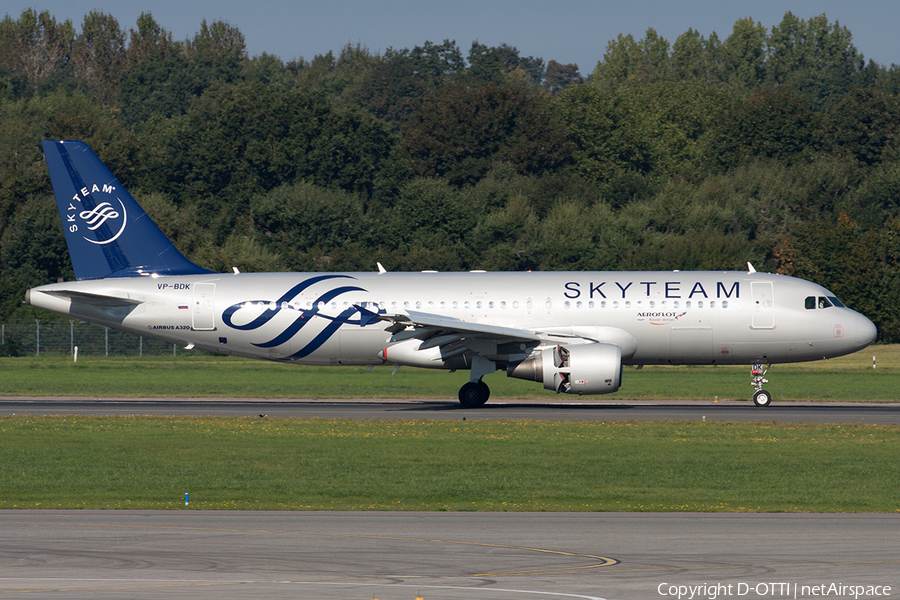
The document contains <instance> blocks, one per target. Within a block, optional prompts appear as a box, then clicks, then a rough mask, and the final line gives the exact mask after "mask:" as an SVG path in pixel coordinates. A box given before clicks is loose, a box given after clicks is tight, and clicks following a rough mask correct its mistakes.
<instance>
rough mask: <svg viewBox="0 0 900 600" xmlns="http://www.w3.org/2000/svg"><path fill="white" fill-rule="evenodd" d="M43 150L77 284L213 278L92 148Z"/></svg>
mask: <svg viewBox="0 0 900 600" xmlns="http://www.w3.org/2000/svg"><path fill="white" fill-rule="evenodd" d="M41 145H42V146H43V148H44V158H45V159H46V161H47V169H48V170H49V171H50V181H51V182H52V183H53V193H54V195H55V196H56V204H57V207H58V208H59V216H60V218H61V219H62V223H63V231H64V232H65V235H66V245H67V246H68V247H69V255H70V256H71V258H72V267H73V268H74V269H75V277H76V278H77V279H102V278H104V277H147V276H159V275H196V274H204V273H213V271H209V270H207V269H204V268H201V267H198V266H197V265H195V264H194V263H192V262H191V261H189V260H188V259H187V258H185V257H184V255H182V254H181V252H179V251H178V250H177V249H176V248H175V246H174V245H173V244H172V242H171V241H170V240H169V238H167V237H166V235H165V234H164V233H163V232H162V231H161V230H160V229H159V227H157V226H156V223H154V222H153V221H152V220H151V219H150V218H149V217H148V216H147V214H146V213H145V212H144V210H143V209H142V208H141V207H140V206H139V205H138V203H137V202H136V201H135V199H134V198H133V197H132V196H131V194H129V193H128V191H127V190H126V189H125V187H124V186H123V185H122V184H121V183H120V182H119V180H118V179H116V177H115V176H114V175H113V174H112V173H111V172H110V170H109V169H107V168H106V165H104V164H103V162H101V160H100V159H99V158H98V157H97V155H96V154H94V152H93V150H91V149H90V148H89V147H88V145H87V144H85V143H84V142H76V141H64V140H56V141H44V142H41Z"/></svg>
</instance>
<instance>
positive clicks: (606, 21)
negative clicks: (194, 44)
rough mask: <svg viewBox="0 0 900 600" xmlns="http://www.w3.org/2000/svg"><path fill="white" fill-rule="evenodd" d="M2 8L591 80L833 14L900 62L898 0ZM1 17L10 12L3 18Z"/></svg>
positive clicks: (307, 52)
mask: <svg viewBox="0 0 900 600" xmlns="http://www.w3.org/2000/svg"><path fill="white" fill-rule="evenodd" d="M3 4H4V5H5V6H4V7H3V8H0V11H5V13H6V14H8V15H9V16H10V17H12V18H13V19H18V17H19V15H20V14H21V13H22V12H23V11H24V10H26V9H28V8H34V9H36V10H38V11H43V10H49V11H50V13H51V14H52V15H53V16H54V17H56V19H57V20H65V19H71V21H72V23H73V24H74V25H75V27H76V30H78V31H80V26H81V23H82V22H83V21H84V16H85V15H86V14H87V13H89V12H90V11H92V10H99V11H102V12H105V13H108V14H111V15H112V16H114V17H115V18H116V19H117V20H118V21H119V25H120V26H121V27H122V29H123V30H125V31H127V30H129V29H131V28H134V27H135V23H136V22H137V18H138V16H139V15H140V14H141V13H142V12H150V13H152V14H153V17H154V18H155V19H156V21H157V23H159V24H160V25H162V26H163V27H164V28H165V29H166V30H168V31H169V32H171V33H172V35H173V37H174V38H175V39H176V40H184V39H188V38H193V37H194V35H195V34H196V33H197V32H198V31H199V29H200V24H201V23H202V21H203V20H204V19H206V21H207V22H208V23H212V22H213V21H226V22H228V23H229V24H231V25H232V26H235V27H237V28H238V29H239V30H240V31H241V33H243V34H244V37H245V39H246V45H247V52H248V54H249V55H250V56H257V55H259V54H262V53H263V52H267V53H269V54H274V55H276V56H278V57H279V58H281V59H282V60H284V61H289V60H293V59H299V58H303V59H305V60H311V59H312V58H313V57H315V56H316V55H317V54H326V53H327V52H329V51H333V52H334V53H335V55H337V54H339V53H340V50H341V48H343V47H344V46H346V45H347V44H354V45H356V44H361V45H363V46H364V47H366V48H367V49H368V50H369V51H370V52H373V53H383V52H384V51H385V50H386V49H387V48H391V47H392V48H394V49H402V48H412V47H413V46H421V45H422V44H423V43H424V42H425V41H431V42H435V43H441V42H443V41H444V40H445V39H450V40H455V41H456V44H457V46H458V47H459V48H460V49H461V50H462V52H463V54H464V55H467V54H468V51H469V48H470V47H471V45H472V42H473V41H478V42H480V43H482V44H485V45H487V46H498V45H500V44H503V43H505V44H508V45H510V46H515V47H516V48H518V50H519V54H520V55H521V56H533V57H536V58H542V59H544V61H545V63H546V62H548V61H550V60H555V61H557V62H559V63H562V64H568V63H576V64H577V65H578V67H579V71H580V72H581V74H582V75H587V74H589V73H591V71H593V69H594V67H595V66H596V65H597V62H598V61H600V60H601V59H602V58H603V54H604V52H605V51H606V46H607V43H608V42H609V41H610V40H613V39H615V38H616V37H617V36H618V35H619V34H631V35H633V36H634V37H635V39H640V38H642V37H644V33H645V32H646V31H647V29H648V28H651V27H652V28H653V29H655V30H656V32H657V33H658V34H660V35H661V36H662V37H664V38H666V39H667V40H668V41H669V43H670V44H672V43H674V42H675V40H676V39H677V38H678V36H679V35H681V34H682V33H684V32H685V31H687V30H688V29H689V28H693V29H695V30H697V31H698V32H699V33H700V34H701V35H702V36H703V37H705V38H708V37H709V35H710V34H711V33H713V32H716V33H717V34H718V36H719V38H720V39H722V40H724V39H725V38H726V37H728V35H729V34H730V33H731V31H732V27H733V26H734V22H735V21H737V20H738V19H741V18H744V17H752V18H753V19H754V21H757V22H760V23H762V24H763V25H764V26H765V27H766V28H767V29H770V30H771V28H772V26H774V25H777V24H778V23H779V22H780V21H781V20H782V18H783V17H784V14H785V12H786V11H791V12H792V13H794V14H795V15H796V16H798V17H800V18H802V19H808V18H810V17H813V16H816V15H820V14H822V13H825V15H826V16H827V17H828V20H829V22H831V23H833V22H835V21H837V22H839V23H840V24H841V25H845V26H847V27H848V28H849V29H850V31H851V33H852V34H853V42H854V45H855V46H856V48H857V50H859V51H860V52H861V53H862V54H863V56H864V57H865V58H866V60H867V61H868V60H874V61H875V62H877V63H880V64H883V65H886V66H889V65H891V64H894V63H897V64H900V36H898V35H897V34H896V30H897V26H898V24H900V2H897V0H863V1H857V2H847V0H819V1H813V0H755V1H753V2H749V3H743V2H741V3H738V2H724V1H722V0H682V1H678V2H676V1H674V0H631V1H629V2H623V1H622V0H615V1H611V0H552V1H550V0H541V1H539V0H443V1H441V2H435V1H433V0H377V1H376V0H370V1H366V0H327V1H323V0H315V1H312V0H256V1H247V0H177V1H176V0H154V1H153V2H147V1H146V0H145V1H143V2H141V1H138V0H116V1H113V0H43V1H42V2H41V3H40V4H35V3H34V2H21V1H20V0H6V1H5V2H4V3H3ZM0 14H3V13H2V12H0Z"/></svg>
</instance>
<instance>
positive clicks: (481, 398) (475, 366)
mask: <svg viewBox="0 0 900 600" xmlns="http://www.w3.org/2000/svg"><path fill="white" fill-rule="evenodd" d="M471 360H472V363H471V365H472V368H471V370H470V371H469V383H467V384H465V385H464V386H462V387H461V388H459V403H460V404H462V405H463V408H478V407H479V406H481V405H483V404H484V403H485V402H487V401H488V398H490V397H491V389H490V388H489V387H488V386H487V384H486V383H484V382H483V381H481V378H482V377H484V376H485V375H489V374H491V373H493V372H494V371H496V370H497V363H495V362H494V361H492V360H488V359H486V358H484V357H483V356H479V355H478V354H474V355H472V359H471Z"/></svg>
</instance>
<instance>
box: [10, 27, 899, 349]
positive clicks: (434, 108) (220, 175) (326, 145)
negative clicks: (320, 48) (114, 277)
mask: <svg viewBox="0 0 900 600" xmlns="http://www.w3.org/2000/svg"><path fill="white" fill-rule="evenodd" d="M898 93H900V67H897V66H896V65H890V66H884V65H879V64H876V63H874V62H871V61H869V62H868V63H867V62H865V60H864V57H863V56H862V55H861V54H860V53H859V52H858V51H857V49H856V48H855V47H854V46H853V43H852V35H851V33H850V31H849V30H848V29H847V28H846V27H844V26H841V25H840V24H839V23H837V22H830V21H829V20H828V19H827V18H826V17H825V15H820V16H816V17H812V18H810V19H801V18H799V17H797V16H795V15H793V14H792V13H790V12H788V13H786V14H785V15H784V18H783V19H782V21H781V22H780V23H779V24H777V25H775V26H772V27H771V28H767V27H765V26H763V25H762V24H761V23H757V22H754V21H753V20H752V19H749V18H748V19H741V20H739V21H737V22H736V23H735V24H734V27H733V30H732V32H731V33H730V35H728V36H727V37H724V38H723V39H720V38H719V37H718V36H717V35H716V34H711V35H710V36H709V38H704V37H703V36H701V35H700V34H699V33H697V32H696V31H694V30H692V29H691V30H688V31H687V32H685V33H684V34H682V35H681V36H679V37H678V39H677V40H675V42H674V43H672V44H670V43H669V41H667V40H666V39H664V38H662V37H661V36H659V35H658V34H657V33H656V32H655V31H653V30H652V29H650V30H648V31H647V32H646V34H645V36H644V37H643V38H642V39H634V38H633V37H632V36H618V37H617V38H616V39H614V40H611V41H610V42H609V44H608V45H607V49H606V53H605V54H604V55H603V56H602V57H598V62H597V64H596V66H595V67H594V68H593V70H592V71H591V72H590V73H587V74H586V75H582V74H581V73H580V72H579V68H578V66H577V65H572V64H560V63H558V62H556V61H553V60H550V61H548V62H545V61H544V60H543V59H542V58H535V57H531V56H528V57H525V56H522V55H521V54H520V52H519V51H518V50H517V49H516V48H515V47H512V46H509V45H505V44H503V45H500V46H496V47H488V46H485V45H483V44H480V43H478V42H475V43H473V44H472V46H471V48H470V49H469V50H468V52H467V53H464V52H463V51H462V50H461V49H460V48H459V47H458V46H457V45H456V43H455V42H453V41H450V40H445V41H443V42H442V43H440V44H437V43H432V42H428V41H426V42H424V43H423V44H422V45H421V46H416V47H414V48H412V49H409V48H404V49H399V50H398V49H393V48H389V49H388V50H386V51H385V52H383V53H381V54H375V53H372V52H370V51H368V50H367V49H366V48H365V47H362V46H360V45H348V46H346V47H344V48H342V49H341V50H340V52H339V53H337V54H336V55H335V54H334V53H332V52H328V53H325V54H321V55H317V56H315V57H313V58H312V59H310V60H305V59H297V60H293V61H290V62H284V61H282V60H281V59H279V58H278V57H275V56H273V55H270V54H266V53H263V54H262V55H259V56H254V57H250V56H248V54H247V51H246V47H245V42H244V37H243V35H242V34H241V33H240V31H239V30H238V29H237V27H235V26H233V25H230V24H227V23H224V22H214V23H211V24H208V23H206V22H205V21H204V22H203V23H201V24H200V28H199V31H198V32H197V34H196V35H195V36H194V37H193V38H192V39H188V40H183V41H178V40H174V39H173V37H172V35H171V33H169V32H167V31H166V30H165V29H164V28H163V27H162V26H161V25H160V24H158V23H157V22H156V21H155V20H154V18H153V16H152V15H151V14H150V13H145V14H142V15H141V16H140V17H139V18H138V20H137V23H136V24H135V26H134V27H133V28H131V29H128V31H126V30H125V29H123V28H122V27H121V26H120V25H119V23H118V21H117V20H116V19H115V17H114V16H113V15H110V14H106V13H102V12H91V13H89V14H88V15H86V16H85V19H84V22H83V23H82V24H81V26H80V30H79V28H76V27H75V26H74V25H73V24H72V23H71V22H70V21H63V22H60V21H57V20H56V19H55V18H54V17H53V16H52V15H51V14H50V13H48V12H42V13H38V12H36V11H34V10H28V11H25V12H24V13H22V14H21V15H20V16H19V17H18V18H13V17H10V16H9V15H7V16H6V18H5V19H4V20H3V21H2V22H0V322H4V321H5V322H11V321H16V320H31V319H34V318H52V317H50V316H49V315H46V314H43V313H41V314H39V315H38V314H37V313H35V312H34V311H33V310H32V309H30V308H28V307H23V306H22V305H21V300H22V297H23V293H24V290H26V289H27V288H29V287H33V286H35V285H41V284H45V283H49V282H53V281H57V280H60V279H70V278H72V276H73V275H72V270H71V265H70V264H69V259H68V253H67V252H66V249H65V241H64V239H63V235H62V229H61V226H60V224H59V218H58V215H57V212H56V208H55V202H54V200H53V196H52V190H51V187H50V184H49V178H48V175H47V171H46V166H45V164H44V161H43V156H42V154H41V149H40V144H39V142H40V141H41V140H42V139H54V138H56V139H81V140H84V141H85V142H87V143H89V144H90V145H91V146H92V147H93V148H94V150H95V151H96V152H97V153H98V155H99V156H100V157H101V159H103V160H104V161H105V162H106V163H107V165H108V166H109V167H110V169H111V170H112V171H113V172H114V173H115V174H116V175H117V176H118V177H119V179H120V180H121V181H122V182H123V184H124V185H126V186H127V187H128V188H129V189H130V190H131V191H132V193H133V194H134V195H135V197H136V198H137V199H138V201H139V202H140V203H141V204H142V206H144V207H145V209H146V210H147V212H148V213H149V214H150V215H151V216H152V217H153V218H154V220H156V221H157V222H158V223H159V225H160V226H161V227H162V228H163V230H164V231H165V232H166V233H167V235H169V237H170V238H172V239H173V241H174V242H175V243H176V245H177V246H178V247H179V248H180V249H181V250H182V251H183V252H184V253H185V254H186V255H187V256H188V257H189V258H191V260H193V261H195V262H197V263H198V264H201V265H203V266H205V267H208V268H211V269H216V270H221V271H230V270H231V268H232V267H234V266H237V267H239V268H240V269H241V270H242V271H251V270H260V271H280V270H299V271H313V270H315V271H320V270H325V271H333V270H363V271H367V270H372V269H374V268H375V262H376V261H380V262H382V263H383V264H384V265H385V266H387V267H388V268H390V269H392V270H425V269H437V270H470V269H488V270H527V269H541V270H562V269H572V270H618V269H635V270H640V269H681V270H689V269H715V270H719V269H738V270H742V269H745V268H746V263H747V262H748V261H749V262H751V263H753V265H754V266H755V267H756V268H757V269H758V270H761V271H762V270H765V271H770V272H779V273H784V274H789V275H794V276H799V277H804V278H807V279H810V280H813V281H816V282H818V283H821V284H823V285H825V286H826V287H829V288H830V289H831V290H832V291H834V292H835V293H836V294H837V295H838V296H839V297H840V298H841V299H842V300H843V301H844V302H845V303H846V304H847V305H848V306H851V307H853V308H856V309H858V310H860V311H862V312H863V313H865V314H866V315H867V316H869V317H870V318H872V319H873V321H874V322H875V323H876V325H878V328H879V335H880V338H881V339H883V340H888V341H900V322H898V317H897V316H896V315H895V314H894V313H895V310H894V309H895V307H897V306H900V264H898V257H900V247H898V246H900V155H898V137H897V136H898V128H900V100H898Z"/></svg>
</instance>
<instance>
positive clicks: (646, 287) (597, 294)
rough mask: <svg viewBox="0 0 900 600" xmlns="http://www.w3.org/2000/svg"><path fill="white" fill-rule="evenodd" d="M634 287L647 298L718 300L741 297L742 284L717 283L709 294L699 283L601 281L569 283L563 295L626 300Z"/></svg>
mask: <svg viewBox="0 0 900 600" xmlns="http://www.w3.org/2000/svg"><path fill="white" fill-rule="evenodd" d="M707 285H711V284H707ZM604 286H606V287H604ZM632 286H635V287H634V289H633V290H632V292H633V293H634V292H641V291H643V294H644V295H645V296H657V297H662V298H672V299H678V298H688V299H691V298H693V297H694V296H697V297H703V298H709V297H710V296H709V294H711V293H715V297H716V298H740V297H741V284H740V282H739V281H735V282H733V283H732V284H731V287H730V288H727V287H726V284H724V283H722V282H721V281H717V282H716V289H715V292H713V290H712V289H710V291H709V292H707V290H706V288H705V287H704V286H703V284H702V283H701V282H699V281H696V282H694V283H685V282H683V281H663V282H658V281H638V282H634V281H628V282H620V281H612V282H610V281H601V282H599V283H594V282H593V281H589V282H588V283H586V284H583V283H581V282H579V281H569V282H567V283H566V285H565V287H566V291H565V292H564V294H563V295H564V296H565V297H566V298H570V299H572V300H574V299H576V298H581V297H582V295H583V294H584V295H585V296H586V297H587V298H589V299H592V298H607V297H608V296H607V295H606V292H609V293H610V294H611V295H613V297H615V298H618V297H621V298H625V295H626V292H628V290H629V289H630V288H632ZM688 287H690V291H688ZM685 294H687V295H685Z"/></svg>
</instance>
